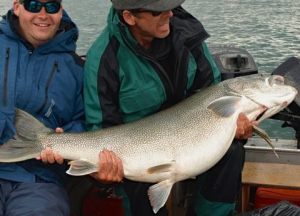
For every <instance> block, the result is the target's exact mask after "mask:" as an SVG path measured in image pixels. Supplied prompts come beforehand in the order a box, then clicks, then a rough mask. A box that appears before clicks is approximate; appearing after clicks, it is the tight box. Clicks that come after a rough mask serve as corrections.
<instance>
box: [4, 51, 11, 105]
mask: <svg viewBox="0 0 300 216" xmlns="http://www.w3.org/2000/svg"><path fill="white" fill-rule="evenodd" d="M9 57H10V48H7V49H6V53H5V66H4V79H3V82H4V83H3V84H4V85H3V104H4V106H6V105H7V94H8V90H7V88H8V83H7V80H8V63H9Z"/></svg>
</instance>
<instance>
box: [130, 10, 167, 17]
mask: <svg viewBox="0 0 300 216" xmlns="http://www.w3.org/2000/svg"><path fill="white" fill-rule="evenodd" d="M129 11H130V12H131V13H133V14H138V13H151V15H152V16H154V17H157V16H159V15H161V14H162V13H163V12H165V11H152V10H144V9H132V10H129Z"/></svg>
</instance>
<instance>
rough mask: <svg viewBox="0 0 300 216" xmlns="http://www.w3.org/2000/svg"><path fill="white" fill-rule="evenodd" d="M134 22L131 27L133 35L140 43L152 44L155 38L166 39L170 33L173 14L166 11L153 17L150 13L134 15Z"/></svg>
mask: <svg viewBox="0 0 300 216" xmlns="http://www.w3.org/2000/svg"><path fill="white" fill-rule="evenodd" d="M133 15H134V22H133V25H131V30H132V33H133V35H134V36H135V37H136V39H137V40H138V41H140V42H141V41H149V42H151V41H152V40H153V39H154V38H165V37H167V36H168V35H169V33H170V18H171V17H172V16H173V12H172V11H171V10H170V11H164V12H161V13H160V14H159V15H153V14H152V13H151V12H149V11H144V12H143V11H142V10H141V12H138V13H134V14H133Z"/></svg>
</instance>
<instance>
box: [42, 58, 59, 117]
mask: <svg viewBox="0 0 300 216" xmlns="http://www.w3.org/2000/svg"><path fill="white" fill-rule="evenodd" d="M57 71H58V63H57V62H54V65H53V67H52V70H51V73H50V76H49V78H48V80H47V83H46V89H45V100H44V103H43V105H42V106H41V108H40V109H39V111H38V113H40V112H42V111H43V110H44V108H45V106H46V105H47V101H48V90H49V86H50V84H51V82H52V80H53V77H54V75H55V73H56V72H57Z"/></svg>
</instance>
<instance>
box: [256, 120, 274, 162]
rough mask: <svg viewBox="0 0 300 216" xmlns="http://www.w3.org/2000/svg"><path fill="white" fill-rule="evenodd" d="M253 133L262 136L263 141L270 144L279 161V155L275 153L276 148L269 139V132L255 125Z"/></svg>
mask: <svg viewBox="0 0 300 216" xmlns="http://www.w3.org/2000/svg"><path fill="white" fill-rule="evenodd" d="M253 132H254V133H256V134H257V135H258V136H260V137H261V138H262V139H264V140H265V141H266V142H267V143H268V144H269V146H270V147H271V148H272V150H273V152H274V154H275V156H276V157H277V158H278V159H279V155H278V154H277V152H276V151H275V147H274V145H273V144H272V141H271V138H270V137H269V135H268V134H267V132H266V131H264V130H263V129H262V128H260V127H258V126H255V125H254V126H253Z"/></svg>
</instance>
